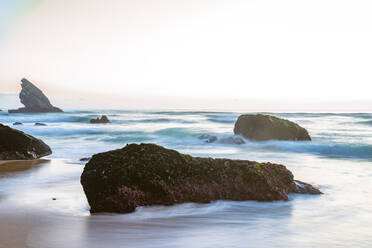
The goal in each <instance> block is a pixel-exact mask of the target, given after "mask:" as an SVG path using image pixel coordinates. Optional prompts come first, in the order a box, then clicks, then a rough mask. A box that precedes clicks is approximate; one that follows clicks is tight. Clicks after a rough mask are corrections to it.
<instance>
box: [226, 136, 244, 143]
mask: <svg viewBox="0 0 372 248" xmlns="http://www.w3.org/2000/svg"><path fill="white" fill-rule="evenodd" d="M220 143H222V144H233V145H242V144H245V141H244V140H243V139H242V138H240V137H236V136H232V137H227V138H222V139H221V140H220Z"/></svg>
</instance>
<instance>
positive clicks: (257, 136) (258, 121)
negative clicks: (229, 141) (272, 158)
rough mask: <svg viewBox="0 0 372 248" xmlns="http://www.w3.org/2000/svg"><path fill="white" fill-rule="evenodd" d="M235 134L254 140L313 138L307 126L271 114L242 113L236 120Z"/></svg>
mask: <svg viewBox="0 0 372 248" xmlns="http://www.w3.org/2000/svg"><path fill="white" fill-rule="evenodd" d="M234 133H235V134H241V135H243V136H244V137H246V138H248V139H253V140H260V141H262V140H311V138H310V135H309V133H308V132H307V131H306V129H305V128H303V127H301V126H299V125H298V124H296V123H294V122H292V121H289V120H285V119H280V118H277V117H275V116H271V115H262V114H255V115H253V114H252V115H241V116H239V118H238V120H237V121H236V122H235V127H234Z"/></svg>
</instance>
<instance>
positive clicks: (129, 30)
mask: <svg viewBox="0 0 372 248" xmlns="http://www.w3.org/2000/svg"><path fill="white" fill-rule="evenodd" d="M0 11H1V12H0V14H1V15H0V54H1V56H0V92H3V93H9V92H17V91H19V80H20V79H21V78H22V77H27V78H28V79H30V80H31V81H33V82H36V83H37V84H38V85H39V86H41V87H42V88H43V89H44V90H45V91H47V92H48V94H49V95H51V96H59V97H63V96H69V97H74V96H76V97H80V96H82V95H84V94H87V95H89V94H90V95H91V96H94V95H97V96H101V95H102V99H103V98H106V100H107V101H109V100H110V96H115V99H116V100H115V102H116V105H117V106H119V105H120V103H119V102H118V101H120V99H123V101H125V100H128V99H130V101H131V104H133V105H134V106H133V107H134V108H135V107H136V106H135V105H136V104H137V103H138V102H139V101H142V103H141V104H142V105H146V103H144V101H146V100H148V101H149V102H151V107H152V108H156V107H157V105H156V104H157V103H160V102H162V103H161V104H163V105H167V104H168V105H169V104H170V103H171V104H172V106H175V107H177V106H184V105H185V102H188V105H187V106H191V107H192V103H191V101H194V100H195V99H199V100H198V101H200V102H197V101H196V100H195V103H194V105H195V106H194V107H196V108H197V107H198V106H202V101H204V102H208V104H210V105H213V102H215V103H218V102H219V105H218V107H223V106H224V104H221V103H220V101H226V105H229V106H233V105H234V104H236V105H239V104H246V105H249V104H253V105H254V104H256V105H257V106H255V107H256V108H259V106H260V104H262V102H265V101H266V102H272V104H273V105H272V107H273V108H275V107H277V105H278V103H280V102H283V99H284V100H285V101H288V102H292V105H293V103H296V104H297V105H299V106H296V107H298V108H299V109H300V108H301V104H304V105H306V104H311V103H312V102H313V103H314V102H322V104H326V103H327V101H333V102H335V103H336V102H337V105H338V106H342V105H340V102H343V101H344V102H345V104H347V105H348V106H349V105H350V104H353V102H358V104H360V102H361V101H362V102H367V104H369V103H371V91H372V86H371V85H372V46H371V44H372V15H371V14H370V13H372V2H371V1H369V0H368V1H367V0H366V1H364V0H354V1H350V0H348V1H346V0H313V1H301V0H283V1H277V0H264V1H259V0H256V1H253V0H158V1H152V0H132V1H127V0H111V1H103V0H64V1H59V0H41V1H40V0H39V1H32V0H15V1H13V0H2V1H1V2H0ZM165 98H169V100H168V101H165V100H164V99H165ZM112 99H114V97H113V98H112ZM136 99H138V101H136ZM192 99H193V100H192ZM346 102H347V103H346ZM335 103H334V104H335ZM363 104H364V103H363ZM116 105H115V106H116ZM290 105H291V104H290V103H288V106H290ZM113 106H114V105H113ZM159 106H160V105H159ZM216 106H217V105H216ZM358 106H359V105H358ZM238 107H239V106H238ZM240 107H241V106H240ZM250 107H252V105H250ZM307 107H308V106H307ZM318 107H319V106H318ZM320 107H321V106H320ZM371 107H372V106H371ZM231 108H233V107H231ZM371 111H372V109H371Z"/></svg>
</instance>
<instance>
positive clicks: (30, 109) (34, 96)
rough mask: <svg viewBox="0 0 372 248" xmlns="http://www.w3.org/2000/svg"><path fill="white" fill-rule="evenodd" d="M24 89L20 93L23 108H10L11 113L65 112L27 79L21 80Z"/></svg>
mask: <svg viewBox="0 0 372 248" xmlns="http://www.w3.org/2000/svg"><path fill="white" fill-rule="evenodd" d="M21 82H22V83H21V86H22V90H21V93H20V94H19V99H21V103H22V104H23V105H25V107H23V108H19V109H13V110H9V111H8V112H9V113H56V112H63V111H62V110H61V109H60V108H57V107H54V106H53V105H52V104H51V103H50V101H49V99H48V97H46V96H45V95H44V93H43V92H42V91H41V90H40V89H39V88H37V87H36V86H35V85H34V84H32V83H31V82H30V81H28V80H27V79H25V78H24V79H22V80H21Z"/></svg>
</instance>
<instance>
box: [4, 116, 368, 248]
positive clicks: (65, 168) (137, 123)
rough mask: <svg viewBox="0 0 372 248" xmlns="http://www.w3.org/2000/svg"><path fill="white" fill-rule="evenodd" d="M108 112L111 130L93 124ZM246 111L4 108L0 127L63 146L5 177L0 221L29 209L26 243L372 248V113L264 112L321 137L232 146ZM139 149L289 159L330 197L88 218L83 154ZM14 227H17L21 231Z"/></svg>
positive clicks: (189, 206) (162, 208)
mask: <svg viewBox="0 0 372 248" xmlns="http://www.w3.org/2000/svg"><path fill="white" fill-rule="evenodd" d="M102 114H105V115H107V116H108V117H109V119H110V120H111V123H108V124H90V123H89V120H90V119H92V118H96V117H99V116H100V115H102ZM240 114H242V113H238V112H202V111H183V112H182V111H124V110H89V111H66V112H65V113H48V114H8V113H6V112H0V123H3V124H6V125H10V126H12V123H13V122H22V123H23V125H22V126H12V127H13V128H16V129H19V130H21V131H24V132H26V133H28V134H31V135H33V136H35V137H37V138H40V139H42V140H43V141H44V142H45V143H47V144H48V145H49V146H50V147H51V149H52V151H53V154H52V155H50V156H48V157H46V159H50V160H49V161H46V162H45V163H44V164H42V165H41V166H38V167H35V168H33V169H31V170H28V171H24V172H20V173H13V174H9V175H6V176H2V177H0V221H2V218H4V217H2V216H4V215H7V216H14V218H17V216H18V217H19V215H17V214H16V213H20V212H22V213H28V214H27V216H28V215H31V216H39V217H40V218H41V220H38V222H37V223H38V224H37V225H34V226H33V228H32V232H31V233H28V234H27V244H28V247H185V248H186V247H372V197H371V195H372V114H371V113H265V114H270V115H275V116H277V117H280V118H285V119H288V120H291V121H294V122H296V123H298V124H300V125H301V126H303V127H305V128H306V129H307V130H308V131H309V134H310V136H311V137H312V141H265V142H255V141H250V140H246V139H245V142H246V143H245V144H241V145H238V144H233V143H230V142H226V140H227V139H226V138H229V137H232V136H234V135H233V128H234V123H235V121H236V119H237V117H238V116H239V115H240ZM35 122H42V123H45V124H47V126H34V123H35ZM201 135H213V136H216V137H217V141H216V142H213V143H206V142H205V140H203V139H200V138H199V137H200V136H201ZM129 143H156V144H159V145H162V146H164V147H166V148H171V149H176V150H178V151H180V152H182V153H187V154H191V155H194V156H201V157H215V158H217V157H226V158H234V159H248V160H255V161H260V162H275V163H280V164H284V165H286V166H287V168H288V169H290V170H291V171H292V172H293V174H294V176H295V178H296V179H298V180H301V181H305V182H308V183H311V184H313V185H314V186H316V187H318V188H319V189H320V190H321V191H322V192H323V193H324V194H323V195H316V196H314V195H295V194H291V195H290V200H289V201H285V202H283V201H279V202H255V201H245V202H231V201H216V202H212V203H209V204H195V203H185V204H179V205H175V206H152V207H140V208H137V210H136V211H135V212H134V213H131V214H125V215H118V214H95V215H90V213H89V205H88V203H87V201H86V198H85V195H84V193H83V191H82V188H81V185H80V175H81V173H82V171H83V168H84V162H80V161H79V159H80V158H82V157H90V156H92V155H93V154H95V153H99V152H104V151H108V150H112V149H117V148H122V147H124V146H125V145H126V144H129ZM52 198H56V200H52ZM17 211H18V212H17ZM8 221H9V220H8ZM34 222H35V220H30V223H34ZM11 224H12V222H10V227H9V228H10V229H11V228H12V225H11ZM13 228H14V230H17V227H16V224H14V226H13ZM12 230H13V229H12ZM66 237H68V238H66Z"/></svg>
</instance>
